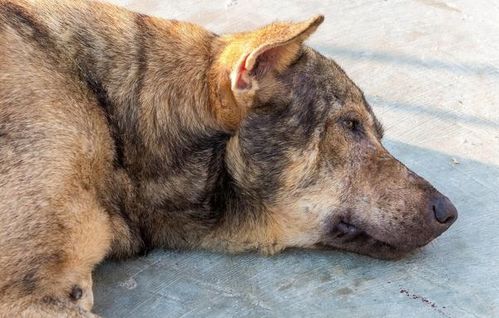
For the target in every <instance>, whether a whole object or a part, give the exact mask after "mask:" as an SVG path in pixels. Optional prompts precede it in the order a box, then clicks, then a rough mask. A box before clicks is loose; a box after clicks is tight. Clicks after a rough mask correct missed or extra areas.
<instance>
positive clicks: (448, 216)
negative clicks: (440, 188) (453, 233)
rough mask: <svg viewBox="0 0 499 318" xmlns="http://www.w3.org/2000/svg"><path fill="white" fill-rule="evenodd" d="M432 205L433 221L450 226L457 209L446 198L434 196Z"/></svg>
mask: <svg viewBox="0 0 499 318" xmlns="http://www.w3.org/2000/svg"><path fill="white" fill-rule="evenodd" d="M432 204H433V206H432V208H433V213H434V215H435V219H436V220H437V221H438V222H439V223H441V224H445V225H447V226H450V225H451V224H452V223H454V221H455V220H456V219H457V209H456V207H455V206H454V204H452V202H451V201H450V200H449V199H448V198H447V197H446V196H444V195H442V194H439V195H437V196H435V198H434V199H433V203H432Z"/></svg>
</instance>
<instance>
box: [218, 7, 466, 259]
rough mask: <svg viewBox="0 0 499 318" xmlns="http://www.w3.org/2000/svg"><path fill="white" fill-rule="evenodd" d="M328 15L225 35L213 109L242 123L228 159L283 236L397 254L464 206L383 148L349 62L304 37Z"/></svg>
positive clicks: (426, 238)
mask: <svg viewBox="0 0 499 318" xmlns="http://www.w3.org/2000/svg"><path fill="white" fill-rule="evenodd" d="M322 21H323V17H321V16H319V17H316V18H314V19H311V20H309V21H307V22H303V23H275V24H271V25H269V26H266V27H264V28H262V29H259V30H256V31H254V32H248V33H241V34H236V35H230V36H227V37H224V38H223V41H224V45H223V46H221V47H222V48H221V49H220V52H218V59H217V64H216V68H215V69H216V71H215V73H214V74H215V75H214V76H215V78H216V80H215V82H216V83H217V86H216V89H215V90H214V93H213V99H214V100H216V101H217V103H215V107H214V109H213V111H214V114H215V116H216V118H217V119H218V121H219V122H221V123H222V124H223V125H224V127H226V129H229V130H232V131H233V133H234V137H233V138H232V139H231V140H230V142H229V145H228V154H227V160H228V163H229V168H230V170H231V173H232V174H233V175H234V177H235V179H236V180H237V182H238V183H239V184H240V185H242V187H243V188H245V189H246V190H247V191H249V192H251V193H254V196H255V197H257V198H258V200H260V202H261V205H262V206H264V207H265V211H266V212H265V213H266V215H267V217H266V224H267V226H268V227H269V228H271V229H272V233H273V234H272V235H273V236H274V239H275V240H276V241H277V242H278V244H280V245H282V246H283V247H287V246H298V247H316V246H329V247H334V248H339V249H345V250H348V251H354V252H358V253H361V254H367V255H370V256H373V257H379V258H398V257H400V256H402V255H404V254H405V253H407V252H408V251H411V250H413V249H415V248H417V247H420V246H423V245H425V244H427V243H428V242H430V241H431V240H433V239H434V238H436V237H437V236H439V235H440V234H441V233H443V232H444V231H445V230H447V229H448V228H449V226H450V225H451V224H452V223H453V222H454V221H455V220H456V218H457V211H456V209H455V207H454V206H453V205H452V203H451V202H450V201H449V199H448V198H447V197H445V196H444V195H442V194H441V193H440V192H438V191H437V190H436V189H435V188H434V187H433V186H432V185H431V184H430V183H428V182H427V181H426V180H424V179H423V178H421V177H420V176H418V175H417V174H415V173H414V172H412V171H410V170H409V169H408V168H407V167H405V166H404V165H403V164H402V163H400V162H399V161H398V160H397V159H395V158H394V157H393V156H392V155H391V154H390V153H389V152H388V151H387V150H386V149H385V148H384V147H383V145H382V143H381V140H382V137H383V129H382V127H381V124H380V123H379V122H378V120H377V119H376V117H375V116H374V114H373V112H372V110H371V107H370V106H369V104H368V103H367V102H366V100H365V98H364V95H363V93H362V91H361V90H360V89H359V88H358V87H357V86H356V85H355V84H354V83H353V82H352V81H351V80H350V79H349V78H348V76H347V75H346V74H345V73H344V72H343V70H342V69H341V68H340V67H339V66H338V65H337V64H336V63H335V62H334V61H332V60H331V59H328V58H326V57H324V56H322V55H321V54H319V53H317V52H315V51H314V50H312V49H310V48H308V47H306V46H304V45H303V41H304V40H305V39H306V38H307V37H308V36H309V35H310V34H311V33H312V32H314V31H315V29H316V28H317V27H318V26H319V25H320V24H321V23H322Z"/></svg>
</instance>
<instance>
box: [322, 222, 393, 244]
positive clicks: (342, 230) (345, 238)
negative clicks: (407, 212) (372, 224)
mask: <svg viewBox="0 0 499 318" xmlns="http://www.w3.org/2000/svg"><path fill="white" fill-rule="evenodd" d="M331 234H332V235H333V237H334V238H335V240H337V241H338V242H341V243H344V244H347V243H353V242H355V241H360V240H364V241H366V242H367V241H370V243H371V244H373V245H374V244H376V245H383V246H386V247H388V248H389V249H392V250H403V248H402V247H397V246H395V245H392V244H390V243H387V242H385V241H383V240H380V239H379V238H377V237H375V236H374V235H372V234H371V233H369V232H368V231H366V230H364V229H363V228H361V227H359V226H357V225H355V224H353V223H350V222H346V221H343V220H341V221H339V222H338V223H336V224H335V225H334V226H333V228H332V231H331Z"/></svg>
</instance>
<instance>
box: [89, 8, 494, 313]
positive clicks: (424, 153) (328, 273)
mask: <svg viewBox="0 0 499 318" xmlns="http://www.w3.org/2000/svg"><path fill="white" fill-rule="evenodd" d="M113 2H114V3H118V4H122V5H125V6H127V7H128V8H131V9H135V10H139V11H141V12H144V13H148V14H153V15H158V16H162V17H165V18H176V19H183V20H188V21H193V22H197V23H199V24H201V25H204V26H205V27H207V28H209V29H211V30H213V31H215V32H220V33H222V32H228V31H239V30H245V29H248V28H252V27H257V26H261V25H262V24H264V23H267V22H271V21H273V20H275V19H306V18H308V17H310V16H312V15H314V14H317V13H323V14H325V15H326V21H325V23H324V24H323V25H322V26H321V27H320V29H319V30H318V32H317V33H316V34H315V35H314V36H313V37H312V39H311V40H310V41H309V44H310V45H311V46H313V47H314V48H316V49H318V50H319V51H321V52H322V53H324V54H326V55H328V56H331V57H332V58H334V59H335V60H336V61H337V62H338V63H339V64H340V65H342V66H343V67H344V69H345V70H346V71H347V73H349V74H350V76H351V77H352V78H353V79H354V80H355V81H356V82H357V83H358V84H359V86H360V87H361V88H363V90H364V92H365V94H366V96H367V97H368V100H369V101H370V102H371V103H372V105H373V107H374V110H375V112H376V114H377V115H378V117H379V118H380V119H381V121H382V122H383V123H384V124H385V127H386V139H385V141H384V142H385V144H386V146H387V147H388V148H389V149H390V150H391V151H392V152H393V153H394V154H395V155H396V156H397V157H398V158H400V159H401V160H402V161H403V162H405V163H406V164H407V165H408V166H409V167H410V168H412V169H413V170H415V171H416V172H418V173H420V174H421V175H422V176H424V177H425V178H427V179H428V180H429V181H431V182H432V183H433V184H434V185H435V186H436V187H437V188H438V189H440V190H441V191H442V192H443V193H445V194H447V195H448V196H449V197H450V198H451V199H452V200H453V201H454V203H455V205H456V206H457V208H458V210H459V212H460V217H459V220H458V222H457V223H456V224H455V225H454V226H453V227H452V228H451V229H450V230H449V231H448V232H446V233H445V234H444V235H442V236H441V237H440V238H439V239H437V240H436V241H435V242H433V243H431V244H430V245H429V246H427V247H425V248H424V249H422V250H421V251H419V252H417V253H414V254H413V255H411V256H409V257H407V258H405V259H403V260H401V261H397V262H386V261H379V260H374V259H371V258H368V257H362V256H358V255H353V254H348V253H343V252H334V251H329V252H326V251H323V252H321V251H303V250H292V251H287V252H284V253H282V254H280V255H277V256H274V257H262V256H259V255H256V254H245V255H238V256H227V255H221V254H215V253H208V252H188V251H157V252H155V253H153V254H152V255H149V256H148V257H144V258H139V259H135V260H131V261H128V262H123V263H106V264H103V265H102V266H100V267H99V268H98V269H97V271H96V273H95V297H96V304H95V310H96V312H97V313H99V314H102V315H103V316H105V317H109V318H111V317H402V316H403V317H405V318H409V317H499V235H498V234H499V233H498V230H499V194H498V192H499V181H498V180H499V112H498V111H497V109H498V107H499V2H497V1H486V0H481V1H480V0H449V1H447V0H445V1H444V0H406V1H395V0H388V1H387V0H385V1H381V0H336V1H326V0H322V1H319V0H317V1H299V0H294V1H282V0H257V1H256V0H253V1H243V0H227V1H195V0H183V1H160V0H156V1H155V0H149V1H126V0H113Z"/></svg>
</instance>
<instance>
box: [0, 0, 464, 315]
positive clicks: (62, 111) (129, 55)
mask: <svg viewBox="0 0 499 318" xmlns="http://www.w3.org/2000/svg"><path fill="white" fill-rule="evenodd" d="M322 21H323V17H322V16H318V17H316V18H313V19H311V20H309V21H306V22H302V23H274V24H271V25H268V26H266V27H264V28H262V29H259V30H255V31H252V32H247V33H239V34H231V35H226V36H218V35H216V34H213V33H210V32H208V31H206V30H204V29H202V28H200V27H198V26H196V25H193V24H189V23H184V22H179V21H173V20H162V19H157V18H152V17H148V16H144V15H140V14H136V13H133V12H129V11H126V10H123V9H119V8H117V7H114V6H110V5H105V4H101V3H94V2H87V1H84V0H77V1H76V0H68V1H57V2H55V1H46V0H0V48H1V50H0V80H1V81H0V250H1V253H0V276H1V277H0V316H2V317H17V316H25V317H38V316H62V317H82V316H83V317H91V316H93V315H92V314H91V313H90V310H91V307H92V303H93V297H92V280H91V272H92V269H93V268H94V266H95V265H96V264H97V263H99V262H100V261H102V260H103V259H104V258H105V257H114V258H124V257H129V256H133V255H136V254H138V253H143V252H146V251H147V250H149V249H152V248H156V247H161V248H206V249H213V250H221V251H230V252H240V251H246V250H259V251H261V252H263V253H274V252H277V251H280V250H282V249H284V248H286V247H307V248H311V247H319V246H327V247H333V248H340V249H345V250H348V251H354V252H358V253H362V254H368V255H371V256H374V257H379V258H397V257H400V256H402V255H404V254H405V253H407V252H408V251H411V250H413V249H415V248H417V247H420V246H423V245H425V244H427V243H428V242H429V241H431V240H432V239H434V238H435V237H437V236H438V235H440V234H441V233H442V232H443V231H445V230H446V229H447V228H448V227H449V226H450V225H451V224H452V223H453V221H454V220H455V219H456V217H457V212H456V209H455V208H454V207H453V205H452V203H450V201H449V200H448V199H447V198H446V197H444V196H443V195H442V194H440V193H439V192H438V191H437V190H435V189H434V188H433V187H432V186H431V185H430V184H429V183H428V182H426V181H425V180H423V179H422V178H421V177H419V176H417V175H416V174H415V173H413V172H411V171H410V170H408V169H407V168H406V167H405V166H404V165H402V164H401V163H400V162H398V161H397V160H396V159H394V158H393V157H392V156H391V155H390V154H389V153H388V152H387V151H386V150H385V149H384V148H383V146H382V145H381V141H380V140H381V138H382V134H383V132H382V128H381V125H380V124H379V122H378V121H377V120H376V118H375V117H374V115H373V113H372V111H371V108H370V107H369V105H368V104H367V102H366V100H365V99H364V96H363V94H362V92H361V91H360V90H359V89H358V88H357V87H356V86H355V84H354V83H353V82H352V81H351V80H350V79H349V78H348V77H347V76H346V75H345V73H344V72H343V71H342V70H341V69H340V68H339V67H338V66H337V65H336V64H335V63H334V62H333V61H331V60H330V59H327V58H325V57H324V56H322V55H320V54H319V53H317V52H315V51H314V50H312V49H310V48H308V47H306V46H304V45H303V42H304V41H305V40H306V39H307V37H308V36H309V35H310V34H312V33H313V32H314V31H315V30H316V29H317V27H318V26H319V25H320V24H321V22H322Z"/></svg>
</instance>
